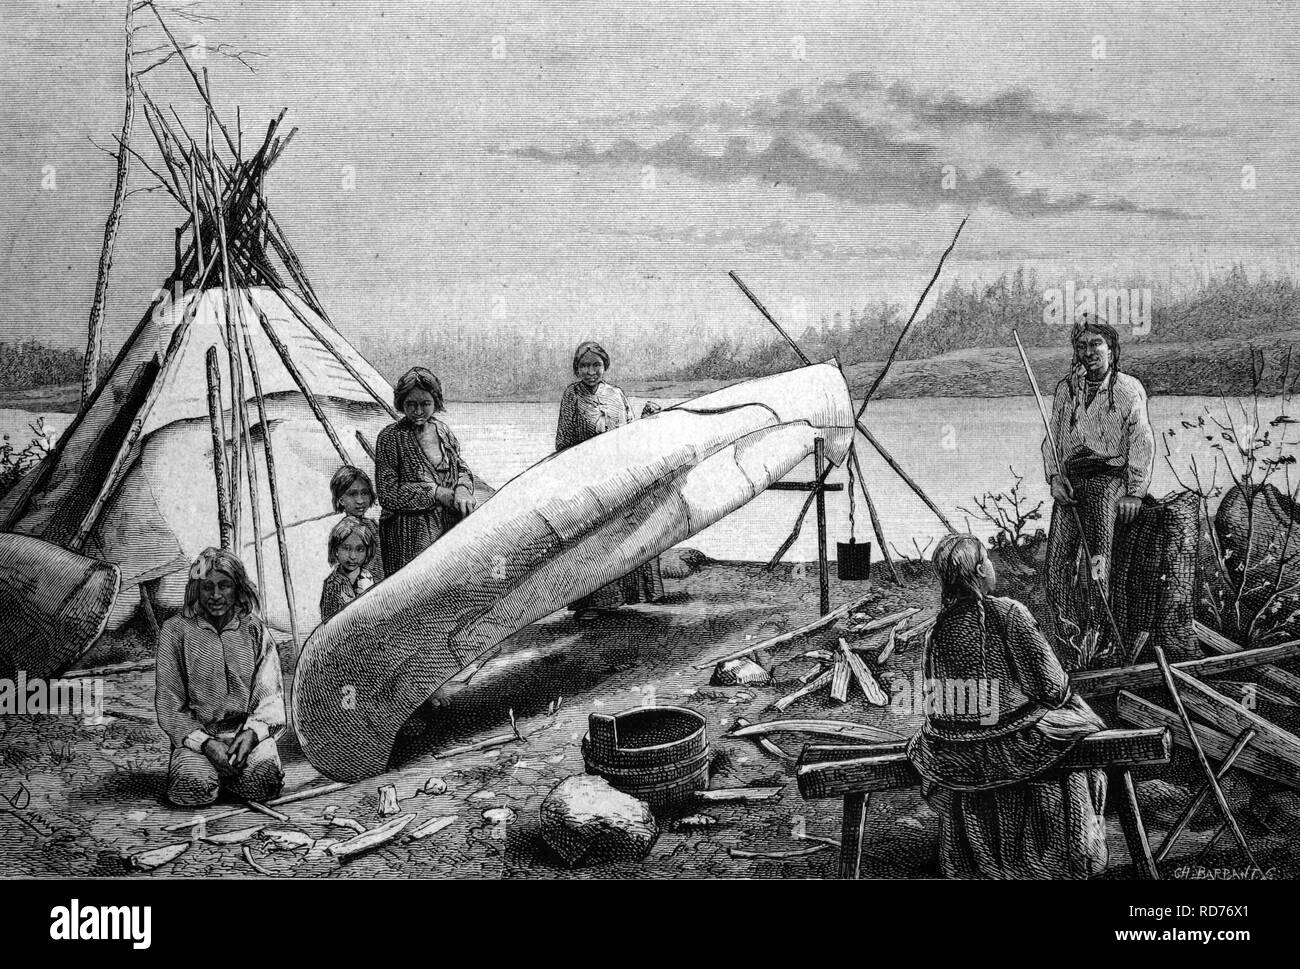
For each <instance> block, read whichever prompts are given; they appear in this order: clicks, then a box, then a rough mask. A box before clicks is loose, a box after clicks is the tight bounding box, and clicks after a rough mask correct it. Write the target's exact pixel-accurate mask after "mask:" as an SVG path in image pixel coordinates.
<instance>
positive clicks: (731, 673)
mask: <svg viewBox="0 0 1300 969" xmlns="http://www.w3.org/2000/svg"><path fill="white" fill-rule="evenodd" d="M770 682H772V675H771V674H770V673H768V671H767V670H765V669H763V667H761V666H759V665H758V664H757V663H755V662H754V661H753V660H752V659H729V660H726V661H724V662H721V663H719V664H718V665H717V666H715V667H714V668H713V679H711V680H710V681H709V683H710V685H712V686H750V685H763V684H767V683H770Z"/></svg>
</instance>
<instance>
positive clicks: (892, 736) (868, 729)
mask: <svg viewBox="0 0 1300 969" xmlns="http://www.w3.org/2000/svg"><path fill="white" fill-rule="evenodd" d="M771 733H806V734H813V735H814V736H820V737H845V738H848V739H850V740H861V741H864V742H865V743H894V742H897V741H900V740H903V739H904V738H902V737H900V736H899V735H898V734H896V733H894V732H893V731H892V730H884V729H882V728H880V727H872V726H868V725H867V724H865V723H854V722H853V721H851V720H799V719H795V720H768V721H766V722H764V723H755V724H752V725H751V726H748V727H742V728H741V729H739V730H733V731H732V732H731V733H730V734H728V735H727V736H729V737H762V736H766V735H767V734H771Z"/></svg>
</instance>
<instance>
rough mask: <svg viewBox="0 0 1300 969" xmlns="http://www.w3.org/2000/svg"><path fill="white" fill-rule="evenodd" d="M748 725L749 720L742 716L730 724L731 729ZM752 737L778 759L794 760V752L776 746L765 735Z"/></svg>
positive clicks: (740, 728)
mask: <svg viewBox="0 0 1300 969" xmlns="http://www.w3.org/2000/svg"><path fill="white" fill-rule="evenodd" d="M749 725H750V723H749V721H748V720H746V719H745V718H744V717H737V718H736V722H735V724H733V725H732V728H731V729H732V730H742V729H744V728H745V727H748V726H749ZM753 739H754V740H755V742H756V743H757V744H758V746H759V747H760V748H762V750H763V751H764V752H766V753H769V754H771V755H772V756H773V757H775V758H777V759H778V760H784V761H791V762H793V761H794V760H795V756H794V754H791V753H789V752H788V751H786V750H783V749H782V748H781V747H779V746H777V745H776V744H775V743H773V742H772V741H770V740H768V739H767V738H766V737H756V738H753Z"/></svg>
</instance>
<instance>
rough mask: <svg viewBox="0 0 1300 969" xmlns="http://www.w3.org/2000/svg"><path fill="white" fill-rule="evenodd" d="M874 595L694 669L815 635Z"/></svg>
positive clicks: (865, 602) (707, 666) (704, 668)
mask: <svg viewBox="0 0 1300 969" xmlns="http://www.w3.org/2000/svg"><path fill="white" fill-rule="evenodd" d="M875 595H876V593H875V592H868V593H867V594H866V595H864V596H862V597H860V598H858V599H854V600H853V601H852V602H846V603H845V604H844V605H842V606H839V607H838V608H835V609H832V610H831V611H830V612H828V613H827V614H826V615H824V616H820V617H819V618H817V619H814V620H813V621H812V622H809V623H805V624H804V625H802V626H799V627H798V628H797V629H792V630H790V631H789V632H788V633H782V634H781V635H779V636H773V637H771V638H770V639H764V640H763V641H762V642H759V643H755V644H754V645H753V646H746V647H745V648H744V649H741V650H737V651H736V652H734V653H728V654H727V655H726V656H719V657H718V658H716V659H711V660H709V661H708V662H707V663H698V664H696V666H695V669H697V670H707V669H712V668H713V667H714V666H717V665H718V664H719V663H724V662H726V661H727V660H729V659H739V658H740V657H741V656H748V655H749V654H750V653H756V652H758V651H759V650H760V649H772V648H773V647H774V646H781V645H783V644H785V643H788V642H790V641H792V640H795V639H799V638H800V637H802V636H807V635H809V634H810V633H815V632H816V631H817V630H819V629H825V628H826V627H827V626H830V625H833V624H834V623H835V622H836V621H837V620H839V619H841V618H842V617H844V616H847V615H848V614H849V613H850V612H852V611H853V610H854V609H857V608H858V607H859V606H864V605H866V604H867V603H868V602H870V601H871V600H872V599H873V598H875Z"/></svg>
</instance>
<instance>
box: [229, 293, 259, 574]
mask: <svg viewBox="0 0 1300 969" xmlns="http://www.w3.org/2000/svg"><path fill="white" fill-rule="evenodd" d="M235 314H236V318H237V320H238V326H239V330H240V332H241V334H242V333H243V332H244V331H245V330H246V326H245V323H244V307H243V304H242V303H240V304H238V305H237V306H236V308H235ZM238 364H239V382H240V384H241V385H242V384H243V382H244V361H243V360H242V359H239V360H238ZM239 409H240V411H242V420H243V424H244V438H243V445H244V463H245V464H247V465H248V507H249V510H250V512H251V513H252V516H253V560H254V562H256V564H257V588H258V589H259V590H260V591H261V594H262V595H266V563H265V561H264V557H263V554H262V499H261V494H260V493H261V482H260V480H259V475H258V473H257V459H256V456H255V455H254V454H253V422H252V421H251V420H249V418H248V398H247V397H246V396H241V397H240V398H239ZM262 433H263V434H265V433H266V428H265V427H263V428H262Z"/></svg>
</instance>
